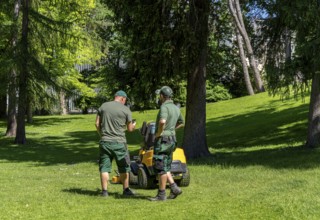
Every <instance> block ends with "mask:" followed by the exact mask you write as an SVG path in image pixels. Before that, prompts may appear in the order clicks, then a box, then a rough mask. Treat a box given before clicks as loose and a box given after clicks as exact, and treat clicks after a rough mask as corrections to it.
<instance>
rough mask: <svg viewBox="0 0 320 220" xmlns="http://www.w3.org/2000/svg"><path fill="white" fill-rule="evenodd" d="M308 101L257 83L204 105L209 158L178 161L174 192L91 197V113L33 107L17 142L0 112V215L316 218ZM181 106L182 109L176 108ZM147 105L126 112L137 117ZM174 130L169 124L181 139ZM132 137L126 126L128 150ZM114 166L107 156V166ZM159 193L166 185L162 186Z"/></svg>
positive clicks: (318, 157) (95, 191)
mask: <svg viewBox="0 0 320 220" xmlns="http://www.w3.org/2000/svg"><path fill="white" fill-rule="evenodd" d="M307 102H308V101H307V100H306V102H305V103H303V102H302V101H296V100H288V101H285V102H282V101H280V100H279V98H277V97H276V98H273V97H269V96H268V95H267V94H266V93H264V94H259V95H255V96H253V97H243V98H239V99H233V100H230V101H223V102H219V103H213V104H208V105H207V141H208V146H209V149H210V151H211V152H212V154H213V157H212V158H204V159H201V160H194V161H188V167H189V170H190V173H191V182H190V186H188V187H185V188H183V194H182V195H181V196H179V197H178V198H177V199H176V200H171V201H166V202H160V203H153V202H149V201H148V200H147V198H148V197H150V196H154V195H155V194H156V190H141V189H136V188H134V187H133V188H134V190H135V191H136V192H137V194H138V195H137V196H136V197H135V198H124V197H122V196H121V193H122V186H121V185H115V184H112V185H110V187H109V191H110V196H109V197H108V198H102V197H99V196H98V195H99V193H100V180H99V173H98V166H97V158H98V135H97V133H96V131H95V127H94V121H95V115H70V116H43V117H35V118H34V123H33V124H32V125H28V126H27V140H28V143H27V145H24V146H17V145H14V144H12V142H13V139H12V138H6V137H4V133H5V127H6V125H5V122H3V121H2V122H0V187H1V190H0V201H1V202H0V216H1V217H0V218H1V219H161V218H163V219H198V220H200V219H299V220H300V219H319V218H320V184H319V182H320V167H319V165H320V150H318V149H315V150H307V149H304V148H303V147H302V146H303V144H304V142H305V139H306V132H307V116H308V103H307ZM182 111H183V113H185V112H184V111H185V109H182ZM156 113H157V111H155V110H153V111H147V112H134V113H133V117H134V118H136V119H137V122H138V127H139V126H141V124H142V122H143V121H152V120H154V119H155V117H156ZM182 135H183V133H182V130H180V131H179V132H178V139H179V142H180V144H181V139H182ZM141 140H142V137H141V136H140V134H139V132H138V131H135V132H133V133H130V134H128V144H129V149H130V151H131V154H132V155H134V154H137V151H138V149H139V146H140V144H141ZM115 168H116V167H115V166H114V169H115ZM167 193H169V190H168V191H167Z"/></svg>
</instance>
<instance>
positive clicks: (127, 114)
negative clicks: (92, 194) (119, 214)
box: [95, 90, 136, 197]
mask: <svg viewBox="0 0 320 220" xmlns="http://www.w3.org/2000/svg"><path fill="white" fill-rule="evenodd" d="M126 100H127V94H126V93H125V92H124V91H122V90H120V91H118V92H116V94H115V96H114V100H113V101H110V102H105V103H103V104H102V105H101V106H100V108H99V109H98V113H97V117H96V124H95V125H96V128H97V131H98V133H99V135H100V137H101V139H100V143H99V150H100V158H99V171H100V180H101V188H102V194H101V195H102V196H104V197H107V196H108V181H109V173H110V172H111V169H112V160H113V159H115V160H116V163H117V167H118V170H119V173H120V179H121V182H122V185H123V195H126V196H132V195H134V193H133V192H132V191H131V189H130V188H129V172H130V157H129V151H128V149H127V144H126V143H127V140H126V136H125V130H126V129H127V130H128V131H130V132H132V131H133V130H134V128H135V125H136V124H135V122H133V121H132V113H131V111H130V109H129V108H128V107H127V106H125V103H126Z"/></svg>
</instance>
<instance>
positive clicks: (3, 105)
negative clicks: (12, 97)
mask: <svg viewBox="0 0 320 220" xmlns="http://www.w3.org/2000/svg"><path fill="white" fill-rule="evenodd" d="M6 115H7V97H6V95H1V96H0V118H5V117H6Z"/></svg>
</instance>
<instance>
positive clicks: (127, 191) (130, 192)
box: [122, 188, 135, 196]
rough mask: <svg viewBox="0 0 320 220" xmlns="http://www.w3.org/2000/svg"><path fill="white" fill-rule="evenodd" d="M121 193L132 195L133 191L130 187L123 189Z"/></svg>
mask: <svg viewBox="0 0 320 220" xmlns="http://www.w3.org/2000/svg"><path fill="white" fill-rule="evenodd" d="M122 195H124V196H134V195H135V193H134V192H133V191H132V190H131V189H130V188H126V189H125V190H123V193H122Z"/></svg>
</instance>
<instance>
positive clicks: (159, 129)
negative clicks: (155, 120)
mask: <svg viewBox="0 0 320 220" xmlns="http://www.w3.org/2000/svg"><path fill="white" fill-rule="evenodd" d="M165 124H166V120H165V119H160V121H159V127H158V131H157V133H156V138H158V137H160V136H161V135H162V132H163V130H164V125H165Z"/></svg>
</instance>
